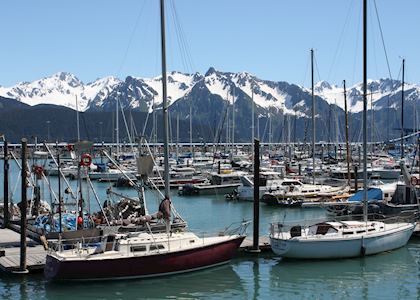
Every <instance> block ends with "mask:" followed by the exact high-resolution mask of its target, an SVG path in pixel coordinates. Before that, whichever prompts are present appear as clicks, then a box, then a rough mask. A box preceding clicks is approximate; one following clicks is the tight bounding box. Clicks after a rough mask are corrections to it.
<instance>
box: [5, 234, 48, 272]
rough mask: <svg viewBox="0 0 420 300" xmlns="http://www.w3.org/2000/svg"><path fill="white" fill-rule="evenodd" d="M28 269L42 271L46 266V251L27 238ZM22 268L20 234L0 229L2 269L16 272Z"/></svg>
mask: <svg viewBox="0 0 420 300" xmlns="http://www.w3.org/2000/svg"><path fill="white" fill-rule="evenodd" d="M26 241H27V248H26V269H27V270H28V271H35V270H42V269H43V268H44V265H45V258H46V251H45V249H44V247H43V246H41V245H39V244H38V243H37V242H35V241H34V240H32V239H30V238H26ZM19 266H20V234H19V233H17V232H15V231H13V230H10V229H0V269H1V270H2V271H5V272H15V271H18V270H19Z"/></svg>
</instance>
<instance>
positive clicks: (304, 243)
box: [270, 224, 415, 259]
mask: <svg viewBox="0 0 420 300" xmlns="http://www.w3.org/2000/svg"><path fill="white" fill-rule="evenodd" d="M414 227H415V225H414V224H407V225H406V226H404V227H402V228H400V230H397V231H392V232H389V233H387V234H382V235H372V236H369V235H365V236H363V238H362V237H361V236H359V237H354V238H349V239H331V240H329V239H318V240H314V239H296V238H292V239H288V240H282V239H277V238H273V237H270V244H271V248H272V250H273V252H274V253H276V254H278V255H280V256H282V257H286V258H299V259H336V258H351V257H359V256H364V255H373V254H377V253H381V252H384V251H390V250H394V249H397V248H401V247H403V246H404V245H406V244H407V242H408V240H409V239H410V237H411V235H412V233H413V230H414Z"/></svg>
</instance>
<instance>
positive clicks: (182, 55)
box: [170, 1, 188, 70]
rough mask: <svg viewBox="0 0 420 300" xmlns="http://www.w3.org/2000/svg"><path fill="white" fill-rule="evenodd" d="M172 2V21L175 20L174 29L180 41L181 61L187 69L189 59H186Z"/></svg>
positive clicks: (171, 2)
mask: <svg viewBox="0 0 420 300" xmlns="http://www.w3.org/2000/svg"><path fill="white" fill-rule="evenodd" d="M170 4H171V7H172V9H171V10H170V12H171V15H172V22H173V26H174V31H175V35H176V39H177V41H178V47H179V54H180V56H181V62H182V65H183V68H184V69H185V70H188V63H187V59H186V56H185V53H184V49H183V44H182V41H181V37H180V32H179V29H178V24H177V22H176V17H175V15H174V8H173V1H170Z"/></svg>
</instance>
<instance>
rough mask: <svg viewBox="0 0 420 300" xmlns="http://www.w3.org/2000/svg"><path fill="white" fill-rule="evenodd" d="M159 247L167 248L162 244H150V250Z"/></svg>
mask: <svg viewBox="0 0 420 300" xmlns="http://www.w3.org/2000/svg"><path fill="white" fill-rule="evenodd" d="M157 249H165V246H163V245H162V244H158V245H150V251H153V250H157Z"/></svg>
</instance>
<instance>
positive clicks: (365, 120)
mask: <svg viewBox="0 0 420 300" xmlns="http://www.w3.org/2000/svg"><path fill="white" fill-rule="evenodd" d="M367 203H368V196H367V0H363V219H364V221H365V222H367V213H368V207H367Z"/></svg>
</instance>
